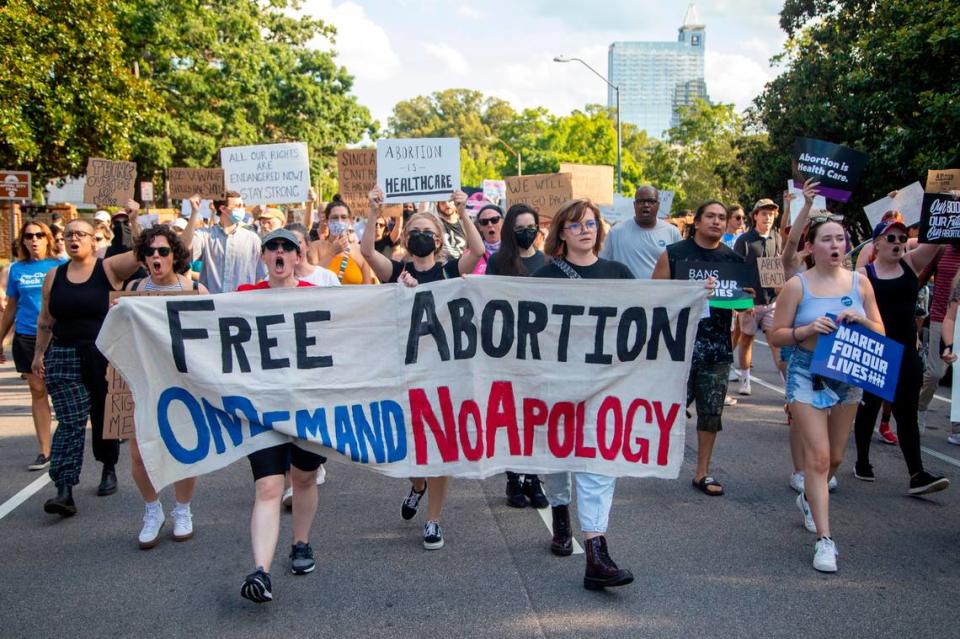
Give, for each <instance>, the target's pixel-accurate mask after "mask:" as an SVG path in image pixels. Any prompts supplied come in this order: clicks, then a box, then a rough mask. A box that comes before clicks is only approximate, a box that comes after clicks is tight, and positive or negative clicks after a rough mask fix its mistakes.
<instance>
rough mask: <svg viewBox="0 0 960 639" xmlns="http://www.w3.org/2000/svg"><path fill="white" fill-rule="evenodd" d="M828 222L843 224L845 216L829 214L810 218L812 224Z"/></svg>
mask: <svg viewBox="0 0 960 639" xmlns="http://www.w3.org/2000/svg"><path fill="white" fill-rule="evenodd" d="M827 222H843V216H842V215H836V214H833V213H828V214H826V215H814V216H813V217H811V218H810V223H811V224H825V223H827Z"/></svg>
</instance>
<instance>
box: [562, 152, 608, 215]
mask: <svg viewBox="0 0 960 639" xmlns="http://www.w3.org/2000/svg"><path fill="white" fill-rule="evenodd" d="M560 173H569V174H570V186H571V188H572V189H573V197H575V198H586V199H588V200H591V201H592V202H593V203H594V204H596V205H597V206H601V205H602V206H612V205H613V167H612V166H607V165H605V164H573V163H571V162H561V163H560Z"/></svg>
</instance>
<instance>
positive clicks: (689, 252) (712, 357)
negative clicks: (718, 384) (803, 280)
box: [667, 238, 744, 365]
mask: <svg viewBox="0 0 960 639" xmlns="http://www.w3.org/2000/svg"><path fill="white" fill-rule="evenodd" d="M667 259H668V260H669V262H670V277H671V279H674V278H676V264H677V262H733V263H740V264H742V263H743V262H744V259H743V256H742V255H738V254H737V253H735V252H734V251H733V249H731V248H730V247H728V246H727V245H725V244H722V243H721V244H720V245H719V246H718V247H717V248H715V249H707V248H703V247H702V246H700V245H699V244H697V243H696V242H695V241H694V240H693V238H688V239H686V240H680V241H679V242H677V243H676V244H671V245H670V246H668V247H667ZM732 321H733V311H731V310H730V309H728V308H711V309H710V317H708V318H704V319H702V320H700V324H699V325H698V326H697V340H696V342H694V344H693V364H694V365H697V364H721V363H730V362H732V361H733V347H732V345H731V343H730V325H731V322H732Z"/></svg>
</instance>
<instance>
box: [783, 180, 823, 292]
mask: <svg viewBox="0 0 960 639" xmlns="http://www.w3.org/2000/svg"><path fill="white" fill-rule="evenodd" d="M818 186H820V183H819V182H814V181H813V178H810V179H809V180H807V181H806V182H804V183H803V208H802V209H800V212H799V213H797V219H795V220H794V221H793V224H792V225H791V226H790V234H789V235H787V241H786V243H785V244H784V246H783V255H782V256H781V257H780V259H781V260H782V261H783V270H784V273H785V274H786V275H790V274H791V273H795V272H796V271H797V269H798V267H799V266H800V258H799V256H798V255H797V253H798V249H799V245H800V238H801V236H802V235H803V229H804V228H805V227H806V226H807V220H808V219H809V217H810V209H811V207H813V198H815V197H816V195H817V187H818Z"/></svg>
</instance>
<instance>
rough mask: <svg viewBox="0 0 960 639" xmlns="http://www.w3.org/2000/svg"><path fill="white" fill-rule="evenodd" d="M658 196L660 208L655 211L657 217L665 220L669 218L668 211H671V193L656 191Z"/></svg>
mask: <svg viewBox="0 0 960 639" xmlns="http://www.w3.org/2000/svg"><path fill="white" fill-rule="evenodd" d="M658 194H659V196H660V208H659V209H657V217H658V218H660V219H661V220H665V219H667V218H668V217H670V211H671V210H672V209H673V191H658Z"/></svg>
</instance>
